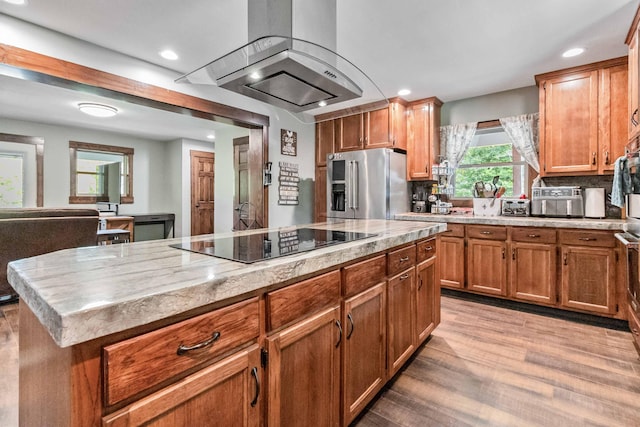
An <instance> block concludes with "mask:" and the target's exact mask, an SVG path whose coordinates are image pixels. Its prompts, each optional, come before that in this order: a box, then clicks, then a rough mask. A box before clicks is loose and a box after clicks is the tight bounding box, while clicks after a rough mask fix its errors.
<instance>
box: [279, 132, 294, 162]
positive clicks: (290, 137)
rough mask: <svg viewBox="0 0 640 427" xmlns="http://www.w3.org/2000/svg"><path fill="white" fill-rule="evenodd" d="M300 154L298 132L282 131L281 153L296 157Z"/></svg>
mask: <svg viewBox="0 0 640 427" xmlns="http://www.w3.org/2000/svg"><path fill="white" fill-rule="evenodd" d="M297 152H298V132H294V131H292V130H286V129H280V153H282V154H284V155H285V156H295V155H297Z"/></svg>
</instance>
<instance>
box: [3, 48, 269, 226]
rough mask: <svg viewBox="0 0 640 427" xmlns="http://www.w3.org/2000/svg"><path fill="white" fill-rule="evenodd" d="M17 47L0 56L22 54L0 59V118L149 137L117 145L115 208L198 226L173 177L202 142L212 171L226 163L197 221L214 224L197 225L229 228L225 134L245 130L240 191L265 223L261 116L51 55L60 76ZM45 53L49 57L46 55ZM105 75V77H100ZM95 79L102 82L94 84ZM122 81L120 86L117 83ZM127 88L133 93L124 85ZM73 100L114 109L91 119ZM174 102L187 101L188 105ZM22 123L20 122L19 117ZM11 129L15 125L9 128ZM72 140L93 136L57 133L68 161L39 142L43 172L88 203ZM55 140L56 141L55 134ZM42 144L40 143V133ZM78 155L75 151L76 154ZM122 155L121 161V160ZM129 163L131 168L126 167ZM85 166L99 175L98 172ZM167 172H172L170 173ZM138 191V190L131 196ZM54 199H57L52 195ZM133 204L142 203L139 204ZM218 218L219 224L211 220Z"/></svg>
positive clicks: (229, 164)
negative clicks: (245, 170) (244, 177)
mask: <svg viewBox="0 0 640 427" xmlns="http://www.w3.org/2000/svg"><path fill="white" fill-rule="evenodd" d="M5 48H6V47H5ZM10 49H14V48H10ZM18 50H19V53H20V55H10V54H8V55H6V56H5V57H3V59H2V61H7V62H9V61H14V60H16V58H19V59H17V60H18V61H23V63H21V64H18V65H20V66H16V64H7V62H5V63H0V93H2V95H3V96H2V97H0V120H2V119H6V120H7V121H8V123H11V124H12V125H15V123H17V122H20V123H19V124H20V125H22V124H23V122H24V123H27V124H30V123H37V124H38V125H42V126H43V127H46V126H56V127H59V126H62V127H74V128H82V129H87V130H95V131H101V132H106V133H109V134H113V135H117V136H119V138H120V140H125V141H126V140H127V139H128V138H130V139H131V140H136V141H139V140H144V141H151V142H150V143H149V144H151V143H153V145H149V144H147V145H148V146H149V147H151V148H149V149H147V150H146V151H147V152H146V154H145V153H143V152H141V150H138V149H137V148H136V149H135V154H133V153H131V157H128V156H129V155H128V154H126V153H120V154H122V155H123V156H124V157H125V158H123V159H122V160H123V165H125V166H126V168H124V170H123V172H122V173H121V180H122V181H121V184H120V187H121V190H122V191H121V197H122V198H121V203H123V207H124V208H125V209H122V210H121V213H123V214H126V213H153V212H149V211H158V210H160V211H164V212H167V211H169V212H171V213H175V214H176V223H177V222H178V221H180V222H181V224H182V225H179V224H176V225H177V231H178V233H177V234H176V236H188V235H193V234H200V232H196V233H193V232H192V231H193V230H191V228H190V223H191V222H193V219H192V215H191V212H190V205H191V201H190V198H189V193H190V192H191V191H192V190H191V189H190V188H188V186H187V187H186V188H185V185H188V184H186V183H185V182H177V181H179V180H180V179H182V178H185V177H186V179H187V180H188V179H190V178H191V174H190V173H189V172H190V171H189V168H190V160H189V153H190V151H195V150H202V149H205V151H212V152H215V162H216V164H215V167H216V171H218V167H219V166H224V168H226V169H224V168H223V171H224V172H221V173H218V175H219V176H218V178H217V180H216V185H215V194H214V197H215V214H214V213H213V210H212V211H211V218H210V220H209V218H208V217H207V218H206V221H205V222H207V221H209V222H211V223H214V222H215V224H216V226H215V227H212V229H211V230H206V229H204V231H201V232H205V233H207V232H225V231H231V230H232V229H233V227H234V224H235V223H237V218H236V217H237V210H236V209H235V208H236V207H237V206H235V199H234V195H235V194H234V193H235V189H234V188H233V186H232V185H231V182H230V181H231V180H232V179H233V178H232V177H233V176H234V174H235V172H234V169H233V168H234V164H233V151H234V145H233V141H234V139H237V138H247V139H248V141H249V176H250V177H249V182H248V185H249V192H248V195H247V196H246V197H247V198H248V200H247V201H248V202H249V203H251V204H252V205H253V206H254V212H255V215H256V226H262V227H264V226H268V224H267V221H266V218H267V217H268V216H267V206H268V203H267V196H268V192H267V191H266V190H265V188H264V186H263V185H262V165H263V164H264V162H265V161H266V160H267V159H266V157H267V150H266V141H267V138H266V136H265V135H266V133H267V130H268V117H266V116H260V115H256V114H253V113H250V112H247V111H244V110H239V109H234V108H231V107H226V106H220V105H218V104H215V103H212V102H210V101H206V100H203V99H199V98H194V97H190V96H188V95H184V94H180V93H177V92H172V91H167V90H164V89H162V90H160V89H159V88H154V87H153V86H150V85H140V84H139V83H138V82H134V81H131V80H128V79H123V78H121V77H117V76H113V75H109V74H107V73H101V72H97V71H96V70H89V69H85V68H84V67H81V66H78V65H76V64H71V63H66V62H64V61H59V62H62V63H63V64H62V66H60V67H61V68H63V69H64V73H65V78H61V77H59V76H57V75H52V74H55V73H57V72H58V71H57V69H53V68H50V67H39V66H38V63H42V62H43V61H44V62H45V63H46V57H42V56H41V55H39V54H36V53H33V52H28V51H23V50H20V49H18ZM23 58H26V59H23ZM43 58H44V59H43ZM48 60H49V61H50V60H51V59H50V58H48ZM33 64H36V65H33ZM40 68H41V69H46V70H47V73H42V72H39V71H34V70H39V69H40ZM49 70H51V71H49ZM49 72H51V73H52V74H49ZM60 73H62V71H60ZM71 78H73V79H71ZM109 79H113V80H114V82H115V83H113V84H111V86H113V87H118V88H120V89H121V91H117V92H116V91H114V90H110V89H108V87H109V86H110V84H109V82H108V80H109ZM92 81H95V82H96V83H95V85H91V84H87V82H92ZM105 81H107V83H106V84H105ZM98 84H100V85H101V86H102V87H97V85H98ZM105 87H106V88H105ZM123 87H124V90H122V88H123ZM139 88H141V89H139ZM129 89H130V90H129ZM127 90H129V91H130V92H131V93H133V94H130V93H126V92H127ZM138 91H140V93H138ZM158 99H160V100H161V101H158ZM79 102H103V103H108V104H109V105H113V106H114V107H116V108H117V109H118V110H119V113H118V114H117V115H116V116H115V117H110V118H108V119H96V118H93V117H89V116H86V115H84V114H82V113H81V112H80V111H79V110H78V109H77V104H78V103H79ZM175 105H188V106H190V105H193V106H195V108H185V107H178V106H175ZM216 111H221V112H222V113H223V114H224V115H223V114H222V113H221V114H214V113H215V112H216ZM19 127H20V126H19ZM25 127H27V128H28V126H27V125H25ZM11 131H12V133H18V132H16V131H15V130H14V129H12V130H11ZM211 134H215V140H213V141H211V140H209V139H207V135H211ZM70 141H71V142H70ZM73 141H75V142H73ZM78 142H89V143H93V141H92V140H91V139H86V138H82V139H80V138H78V139H68V140H66V141H64V143H65V144H68V148H67V150H68V152H67V154H66V159H69V160H68V162H69V163H66V165H62V164H58V163H62V162H51V161H50V160H48V159H51V157H50V150H51V151H54V152H55V150H57V149H59V147H58V148H56V149H54V148H52V147H53V145H54V144H53V143H51V144H50V145H47V151H46V153H47V155H46V157H45V168H46V169H45V174H44V175H45V177H50V176H51V175H50V169H52V168H55V169H56V171H57V170H58V169H59V170H60V174H61V175H62V176H66V177H67V178H65V184H64V186H65V187H67V186H68V190H66V194H65V196H64V197H65V199H64V202H62V203H67V201H68V202H69V203H88V204H93V203H95V201H97V200H98V198H99V195H98V193H97V191H98V190H97V189H96V194H95V195H94V194H83V191H82V190H81V191H78V190H79V189H80V188H81V186H80V185H79V179H80V177H79V176H78V168H77V162H72V161H71V158H72V157H73V155H74V150H75V156H76V161H77V156H78V153H79V152H80V153H81V152H82V150H81V149H80V150H79V148H78V146H77V145H76V146H74V144H76V143H78ZM58 143H59V144H60V143H61V142H60V141H58ZM45 144H47V140H46V138H45ZM98 145H100V144H98ZM102 145H112V146H115V147H123V146H126V145H128V144H118V143H117V142H114V143H113V144H112V143H111V142H110V143H109V144H102ZM98 151H99V150H98ZM144 156H146V158H144ZM227 156H228V157H227ZM80 157H81V158H82V155H81V156H80ZM127 158H128V160H129V164H128V165H127V164H126V163H127ZM66 159H65V161H66ZM132 159H133V160H132ZM227 159H230V160H227ZM71 164H75V165H76V170H75V175H76V176H75V179H72V176H73V175H74V174H73V173H72V171H71V170H70V165H71ZM63 168H64V170H63ZM129 168H131V169H130V170H129ZM176 169H179V171H177V170H176ZM56 173H57V172H56ZM92 173H95V174H97V175H98V176H99V175H100V173H99V172H92ZM90 175H91V174H89V173H87V174H86V176H85V178H87V179H89V180H91V179H93V180H94V181H95V179H96V176H97V175H94V176H93V177H90ZM149 177H156V178H157V177H161V179H162V180H163V181H164V184H163V185H164V187H166V188H164V189H163V190H160V191H158V190H157V186H158V185H159V184H158V183H156V182H149V180H150V178H149ZM173 177H177V178H175V179H173ZM181 177H182V178H181ZM230 178H231V179H230ZM47 179H49V178H47ZM225 181H226V182H225ZM72 183H75V190H74V191H72V186H73V185H74V184H72ZM154 186H155V187H154ZM147 187H154V188H156V190H151V191H150V190H148V188H147ZM243 188H244V187H243ZM44 189H46V190H44V192H45V195H44V199H45V205H49V204H50V203H49V201H48V200H49V199H50V196H51V194H48V193H47V192H51V191H55V189H54V190H51V189H50V186H49V183H48V182H46V183H45V185H44ZM152 193H153V194H152ZM134 195H135V198H134ZM138 195H142V196H141V197H138ZM185 196H186V197H185ZM128 198H130V199H128ZM176 199H177V200H176ZM57 200H59V199H57ZM74 200H75V202H74ZM128 200H131V202H128ZM54 203H55V202H54ZM126 203H130V204H129V205H127V204H126ZM195 203H197V200H196V202H195ZM55 204H56V205H58V206H59V205H60V203H55ZM139 206H142V207H141V208H139ZM127 209H129V211H127ZM141 211H142V212H141ZM145 211H146V212H145ZM219 212H220V213H219ZM218 216H220V217H221V218H218ZM218 224H221V225H220V226H217V225H218ZM181 228H182V229H181Z"/></svg>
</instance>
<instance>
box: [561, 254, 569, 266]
mask: <svg viewBox="0 0 640 427" xmlns="http://www.w3.org/2000/svg"><path fill="white" fill-rule="evenodd" d="M562 260H563V263H564V265H569V264H568V263H567V254H566V253H565V254H563V256H562Z"/></svg>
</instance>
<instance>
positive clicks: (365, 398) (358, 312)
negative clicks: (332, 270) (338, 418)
mask: <svg viewBox="0 0 640 427" xmlns="http://www.w3.org/2000/svg"><path fill="white" fill-rule="evenodd" d="M386 292H387V286H386V283H385V282H382V283H379V284H377V285H375V286H373V287H371V288H370V289H368V290H366V291H364V292H362V293H360V294H358V295H356V296H354V297H351V298H349V299H347V300H346V301H345V303H344V311H343V318H342V324H343V325H344V328H345V330H344V333H345V338H344V348H343V352H344V359H343V367H344V368H343V375H342V390H343V400H344V402H343V405H344V410H343V422H342V425H348V424H349V423H350V422H351V421H353V419H354V418H355V417H356V416H357V415H358V414H359V413H360V412H361V411H362V410H363V409H364V408H365V406H366V405H367V403H369V402H370V401H371V399H373V397H375V395H376V394H377V393H378V392H379V391H380V390H381V389H382V386H383V385H384V384H385V381H386V372H387V370H386V366H385V362H386V356H387V344H386V342H387V340H386V330H387V324H386V316H385V313H386V305H387V298H386Z"/></svg>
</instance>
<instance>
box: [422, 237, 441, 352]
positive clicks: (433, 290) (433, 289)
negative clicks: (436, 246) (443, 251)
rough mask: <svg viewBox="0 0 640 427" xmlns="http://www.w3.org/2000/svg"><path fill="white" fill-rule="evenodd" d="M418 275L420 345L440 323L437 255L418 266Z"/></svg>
mask: <svg viewBox="0 0 640 427" xmlns="http://www.w3.org/2000/svg"><path fill="white" fill-rule="evenodd" d="M434 243H435V242H434ZM416 277H417V283H416V338H417V343H416V344H417V345H420V344H421V343H423V342H424V341H425V340H426V339H427V337H428V336H429V335H430V334H431V332H433V330H434V329H435V328H436V326H438V324H439V323H440V284H439V283H438V280H437V274H436V257H435V256H433V257H431V258H428V259H426V260H425V261H422V262H421V263H420V264H418V265H417V266H416Z"/></svg>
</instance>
